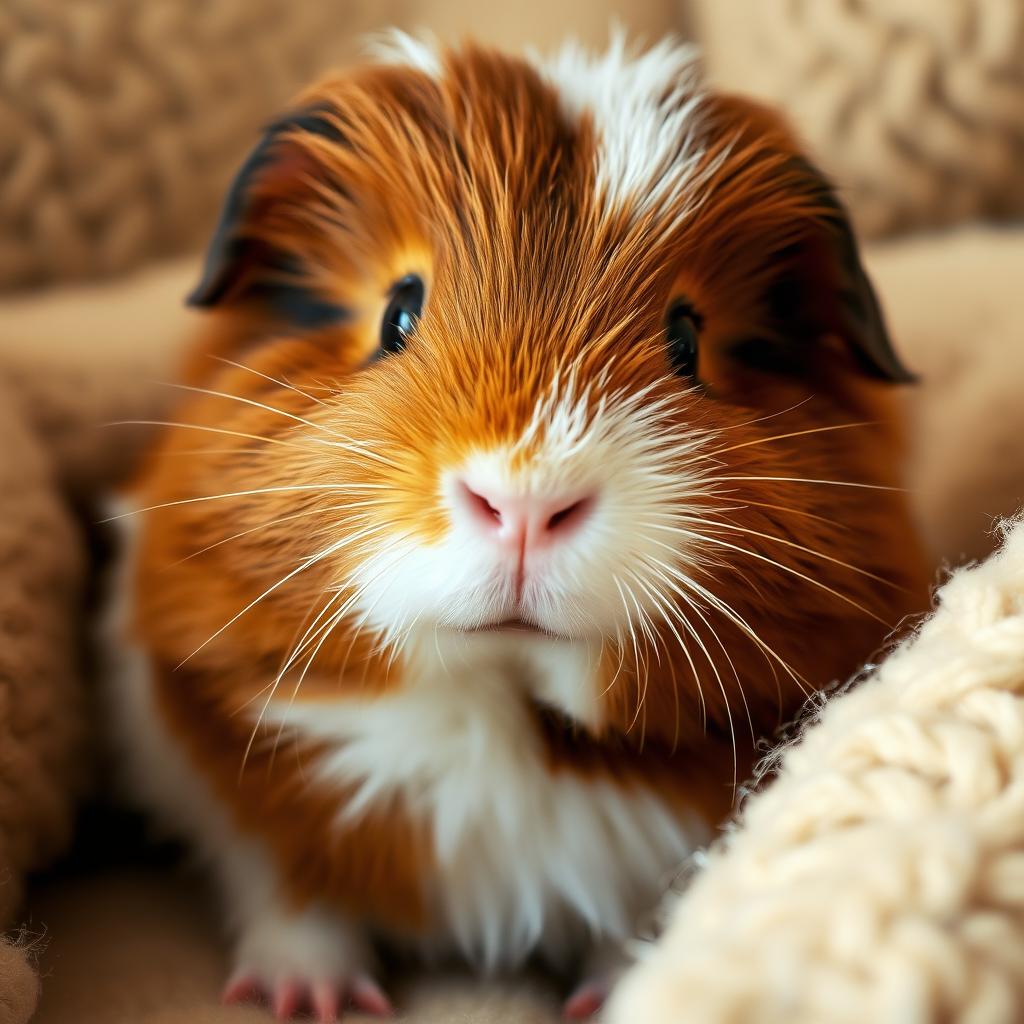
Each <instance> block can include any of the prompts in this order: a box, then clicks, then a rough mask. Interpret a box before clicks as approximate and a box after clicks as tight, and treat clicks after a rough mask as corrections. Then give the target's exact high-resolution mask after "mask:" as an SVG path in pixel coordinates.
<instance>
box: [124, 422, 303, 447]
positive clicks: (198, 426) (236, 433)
mask: <svg viewBox="0 0 1024 1024" xmlns="http://www.w3.org/2000/svg"><path fill="white" fill-rule="evenodd" d="M105 426H108V427H175V428H184V429H187V430H202V431H205V432H207V433H210V434H227V435H229V436H230V437H242V438H245V439H246V440H249V441H262V442H264V443H266V444H279V445H282V446H283V447H285V448H298V449H299V450H300V451H308V449H307V448H306V446H305V445H301V444H296V443H295V442H294V441H283V440H281V439H280V438H277V437H267V436H266V435H264V434H247V433H245V432H244V431H241V430H227V429H226V428H224V427H210V426H206V425H205V424H202V423H179V422H177V421H175V420H110V421H109V422H108V423H106V424H105ZM233 450H235V451H237V449H233Z"/></svg>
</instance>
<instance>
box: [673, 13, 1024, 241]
mask: <svg viewBox="0 0 1024 1024" xmlns="http://www.w3.org/2000/svg"><path fill="white" fill-rule="evenodd" d="M691 6H692V14H693V17H694V21H695V25H696V27H697V30H698V35H699V38H700V40H701V42H702V44H703V46H704V49H705V56H706V60H707V65H708V70H709V72H710V74H711V77H712V79H713V80H714V81H715V82H717V83H718V84H720V85H722V86H724V87H726V88H728V89H735V90H739V91H742V92H748V93H751V94H753V95H755V96H759V97H762V98H764V99H767V100H769V101H772V102H775V103H777V104H779V105H781V106H782V107H783V108H784V109H785V110H786V111H787V112H788V113H789V115H790V116H791V118H792V119H793V121H794V123H795V124H796V126H797V128H798V129H799V131H800V132H801V133H802V134H803V136H804V137H805V139H806V140H807V142H808V143H810V145H811V148H812V149H813V150H814V152H815V153H816V154H817V157H818V160H819V162H820V163H822V164H823V166H824V167H825V169H826V170H827V171H829V172H830V173H831V174H832V175H833V176H834V177H835V178H836V180H837V181H838V183H839V185H840V188H841V189H842V191H843V193H844V195H845V196H846V198H847V199H848V200H849V202H850V205H851V206H852V208H853V211H854V214H855V216H856V218H857V220H858V223H859V227H860V229H861V231H862V232H865V233H870V234H883V233H889V232H892V231H894V230H897V229H905V228H908V227H923V226H937V225H945V224H951V223H954V222H959V221H964V220H966V219H968V218H971V217H975V216H978V215H995V216H1005V215H1016V216H1019V215H1021V214H1024V174H1021V166H1022V164H1024V5H1022V4H1021V3H1020V0H945V2H941V3H939V2H932V0H923V2H922V0H862V2H858V3H851V2H849V0H756V2H755V0H693V3H692V5H691Z"/></svg>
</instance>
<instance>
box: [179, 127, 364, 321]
mask: <svg viewBox="0 0 1024 1024" xmlns="http://www.w3.org/2000/svg"><path fill="white" fill-rule="evenodd" d="M307 135H308V136H310V137H319V138H320V139H327V140H329V141H331V142H333V143H339V144H343V143H344V138H343V136H342V134H341V131H340V129H339V128H338V127H337V124H336V123H335V122H334V121H332V120H331V119H330V118H329V117H328V116H327V115H326V114H325V113H324V112H322V111H318V110H306V111H300V112H298V113H295V114H292V115H290V116H286V117H283V118H281V119H280V120H278V121H276V122H274V123H273V124H271V125H269V126H268V127H267V128H266V130H265V131H264V134H263V138H262V139H261V140H260V141H259V143H258V144H257V145H256V147H255V149H253V151H252V152H251V153H250V154H249V156H248V158H247V159H246V160H245V162H244V163H243V164H242V166H241V168H240V169H239V171H238V173H237V174H236V175H235V178H234V181H233V182H232V183H231V187H230V188H229V189H228V194H227V198H226V199H225V201H224V205H223V207H222V209H221V213H220V218H219V220H218V222H217V225H216V228H215V229H214V233H213V238H212V239H211V241H210V245H209V248H208V250H207V253H206V262H205V264H204V267H203V272H202V276H201V278H200V280H199V283H198V284H197V285H196V286H195V288H194V289H193V290H192V292H191V293H190V294H189V295H188V297H187V299H186V302H187V303H188V305H190V306H197V307H200V308H204V309H209V308H212V307H215V306H221V305H225V304H228V303H235V302H246V301H248V302H260V303H262V304H264V305H265V306H266V307H267V309H268V311H270V312H271V313H272V314H274V315H275V316H277V317H278V318H280V319H281V320H283V321H286V322H287V323H289V324H292V325H294V326H296V327H301V328H316V327H322V326H326V325H327V324H329V323H334V322H336V321H338V320H339V319H342V318H343V317H344V315H345V311H344V310H343V309H342V308H341V307H339V306H337V305H335V304H333V303H331V302H329V301H327V300H326V299H325V298H323V297H318V296H317V295H315V294H314V293H313V292H312V291H311V290H310V289H309V288H308V287H306V286H305V285H304V284H303V283H302V272H303V269H304V268H303V266H302V254H301V252H299V251H297V250H299V249H300V248H301V247H300V246H299V245H288V244H287V243H283V242H282V241H281V238H280V234H281V233H280V231H277V232H273V231H268V230H267V227H268V222H269V221H270V219H271V218H272V217H277V218H278V219H280V212H281V210H282V208H284V207H288V206H289V205H290V206H291V207H294V206H295V205H296V204H297V203H299V202H300V201H301V194H302V192H304V191H306V192H308V191H309V190H310V185H311V183H313V182H316V181H317V180H319V179H322V178H323V176H324V172H323V168H322V166H321V165H320V164H319V162H318V161H317V159H316V157H315V155H314V153H313V147H309V146H305V145H303V141H304V138H305V136H307Z"/></svg>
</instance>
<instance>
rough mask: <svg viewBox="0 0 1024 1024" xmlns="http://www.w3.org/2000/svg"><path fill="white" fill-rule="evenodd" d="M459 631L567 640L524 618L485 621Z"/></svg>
mask: <svg viewBox="0 0 1024 1024" xmlns="http://www.w3.org/2000/svg"><path fill="white" fill-rule="evenodd" d="M458 632H460V633H532V634H533V635H534V636H545V637H547V638H548V639H550V640H567V639H568V637H565V636H562V635H561V634H560V633H553V632H552V631H551V630H550V629H544V628H543V627H541V626H538V625H536V624H534V623H532V622H527V621H526V620H525V619H500V620H499V621H497V622H485V623H483V624H482V625H479V626H471V627H470V628H468V629H460V630H459V631H458Z"/></svg>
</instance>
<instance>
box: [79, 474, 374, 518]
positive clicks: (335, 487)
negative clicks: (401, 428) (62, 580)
mask: <svg viewBox="0 0 1024 1024" xmlns="http://www.w3.org/2000/svg"><path fill="white" fill-rule="evenodd" d="M384 490H388V488H387V486H386V485H385V484H362V483H358V484H287V485H282V486H280V487H256V488H253V489H252V490H248V491H225V492H224V493H223V494H201V495H199V497H196V498H180V499H178V500H177V501H162V502H160V504H159V505H147V506H146V507H145V508H135V509H132V510H131V511H129V512H119V513H118V514H117V515H115V516H107V518H106V519H100V520H99V522H100V523H112V522H115V521H116V520H118V519H127V518H128V516H138V515H142V513H143V512H155V511H156V510H157V509H161V508H174V507H175V506H176V505H191V504H192V503H193V502H198V501H219V500H220V499H222V498H244V497H248V496H250V495H253V494H279V493H281V492H283V491H317V492H320V493H323V492H325V491H384Z"/></svg>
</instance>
